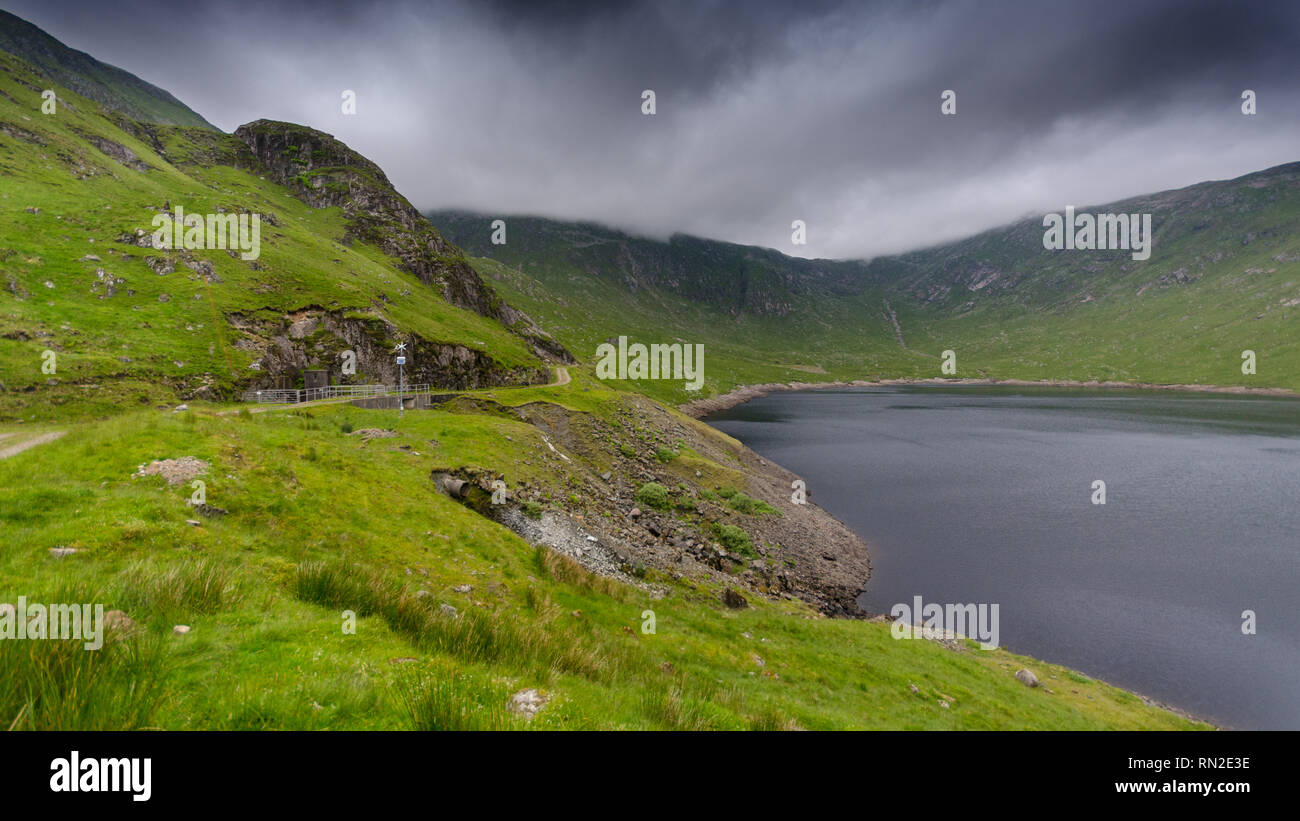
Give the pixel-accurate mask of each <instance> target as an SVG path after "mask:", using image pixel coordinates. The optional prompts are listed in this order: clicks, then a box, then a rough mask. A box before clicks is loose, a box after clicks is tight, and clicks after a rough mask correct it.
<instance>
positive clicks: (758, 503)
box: [727, 491, 781, 516]
mask: <svg viewBox="0 0 1300 821" xmlns="http://www.w3.org/2000/svg"><path fill="white" fill-rule="evenodd" d="M727 504H728V505H730V506H731V509H732V510H737V511H739V512H741V513H746V514H749V515H750V516H756V515H759V514H762V513H777V514H779V513H780V512H781V511H779V510H777V509H776V508H774V507H772V506H771V505H769V504H768V503H767V502H764V501H763V500H762V499H755V498H754V497H753V496H746V495H745V494H743V493H741V492H739V491H736V493H735V494H734V495H732V496H731V498H729V499H727Z"/></svg>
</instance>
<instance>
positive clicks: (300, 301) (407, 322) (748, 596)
mask: <svg viewBox="0 0 1300 821" xmlns="http://www.w3.org/2000/svg"><path fill="white" fill-rule="evenodd" d="M58 65H59V68H60V69H61V71H63V72H65V74H64V75H63V76H65V78H66V81H65V82H62V83H59V82H56V81H55V78H54V77H53V76H51V74H50V73H47V70H46V69H43V68H41V67H39V66H37V65H33V64H31V63H29V62H26V61H24V60H22V59H20V58H19V57H17V56H14V55H13V54H6V53H0V178H2V179H3V183H4V184H3V187H2V188H0V604H4V605H13V606H16V605H17V604H18V602H19V599H20V597H21V598H22V599H24V600H25V601H27V602H32V603H40V602H46V603H53V602H61V603H72V602H77V603H83V602H84V603H98V604H101V605H103V606H104V609H105V610H107V611H109V612H108V615H109V617H110V618H109V620H108V621H109V624H110V631H111V632H110V634H109V635H108V636H107V637H106V640H105V644H104V646H103V648H102V649H101V650H97V651H94V652H86V651H84V650H83V649H82V647H81V643H80V642H76V641H41V640H33V641H9V640H4V641H0V726H4V727H10V728H14V729H143V728H165V729H236V728H239V729H275V728H283V729H288V728H303V729H325V728H330V729H374V728H412V729H494V728H516V727H520V728H522V727H540V728H624V729H649V728H666V729H722V728H735V729H741V728H759V729H787V728H796V727H799V728H826V729H831V728H859V727H860V728H886V727H888V728H993V727H998V728H1058V729H1059V728H1094V729H1102V728H1169V729H1191V728H1198V727H1202V726H1203V725H1200V724H1198V723H1196V722H1192V721H1188V720H1186V719H1184V718H1182V717H1179V716H1177V715H1175V714H1174V713H1172V712H1169V711H1166V710H1162V709H1159V708H1158V707H1156V706H1154V705H1151V704H1148V703H1145V702H1144V701H1143V700H1142V699H1141V698H1140V697H1138V696H1135V695H1133V694H1131V693H1126V692H1123V691H1121V690H1118V689H1115V688H1113V687H1110V686H1107V685H1105V684H1103V683H1101V682H1097V681H1093V680H1091V679H1089V678H1088V677H1086V676H1082V675H1080V674H1078V673H1074V672H1071V671H1068V670H1065V669H1063V668H1060V667H1057V666H1054V665H1051V664H1046V663H1040V662H1036V661H1034V660H1032V659H1027V658H1024V657H1021V656H1016V655H1013V654H1011V653H1009V652H1007V651H1006V650H997V651H991V652H986V651H983V650H979V649H976V648H974V647H973V646H972V645H971V643H969V642H966V641H961V640H954V639H946V640H943V641H930V640H895V639H894V638H893V637H892V636H891V632H890V625H889V624H888V623H885V622H883V621H879V620H874V621H873V620H866V619H863V618H852V619H837V618H828V617H827V616H828V614H844V613H846V612H847V611H848V610H849V608H850V603H851V602H852V600H853V597H854V596H855V595H856V594H857V592H858V591H860V589H861V585H862V584H864V583H865V582H866V580H867V577H868V575H869V566H868V558H867V548H866V545H865V544H863V542H862V540H861V539H859V538H858V537H857V536H855V535H854V534H852V533H850V532H848V531H847V529H846V528H844V527H843V525H841V524H840V523H838V522H836V521H835V520H834V519H833V518H831V517H830V516H828V515H827V514H825V513H824V512H823V511H821V510H820V509H819V508H818V507H817V506H816V504H815V503H810V504H807V505H800V506H796V505H794V504H792V502H791V500H790V495H789V493H790V480H791V478H792V475H791V474H789V473H788V472H787V471H784V470H782V469H780V468H778V467H777V466H774V465H769V464H767V463H766V462H765V461H764V460H762V459H759V458H758V457H757V455H755V454H753V453H752V452H750V451H748V450H747V449H746V448H744V447H743V445H741V444H740V443H739V442H736V441H735V440H733V439H730V438H729V437H727V436H725V435H723V434H721V433H719V432H717V431H715V430H713V429H711V428H709V427H708V426H706V425H703V424H701V423H698V422H696V421H694V420H691V419H689V418H687V417H685V416H684V415H682V414H681V413H679V412H677V411H676V410H674V409H673V408H671V407H670V406H665V405H663V404H661V403H659V402H657V401H654V400H653V399H651V398H647V397H646V396H645V395H643V394H642V393H639V392H637V391H634V390H629V389H627V387H628V386H625V385H618V384H611V383H602V382H600V381H598V380H596V379H595V378H594V376H593V369H592V365H591V362H590V360H589V359H587V357H586V356H585V355H583V356H582V357H581V359H582V360H584V361H580V362H577V363H575V362H574V361H573V360H574V357H572V356H571V355H570V353H569V351H568V349H567V347H566V345H565V344H564V340H563V339H561V340H560V341H558V342H557V341H556V340H555V339H553V338H552V337H551V336H550V335H549V334H548V333H547V330H549V328H548V327H547V325H546V324H545V323H540V324H539V323H535V322H533V321H532V320H531V319H529V315H528V314H525V313H523V312H521V311H520V310H518V308H517V307H512V306H517V303H515V301H514V299H513V297H507V298H506V299H502V297H501V296H500V295H498V292H497V290H496V289H495V287H494V286H493V284H492V283H493V282H496V281H500V282H503V283H505V284H509V282H508V281H507V279H506V278H505V277H504V276H502V278H501V279H494V277H497V276H499V275H503V274H504V273H509V269H506V268H504V267H500V268H496V267H493V266H494V265H496V264H495V263H488V262H481V263H480V262H475V261H472V260H467V259H466V257H465V256H464V254H463V253H462V252H461V251H460V250H459V248H458V247H457V246H456V245H455V244H454V243H453V242H451V241H448V240H446V239H444V238H443V236H442V235H441V234H440V232H438V230H437V229H436V228H434V227H433V226H431V225H429V224H428V223H427V222H426V221H425V220H424V219H423V218H421V217H420V216H419V215H418V214H416V213H415V212H414V209H412V208H411V207H410V204H409V203H408V202H406V200H405V199H404V198H403V197H401V195H400V194H398V193H397V192H396V191H395V190H394V189H393V188H392V186H391V185H390V184H389V182H388V180H387V179H386V177H385V176H384V175H383V172H382V171H381V170H380V169H379V168H378V167H377V166H375V165H374V164H373V163H371V162H370V161H368V160H366V159H365V158H364V157H362V156H361V155H359V154H357V153H356V152H354V151H352V150H351V149H349V148H348V147H347V146H344V145H342V144H340V143H338V142H337V141H336V140H334V139H333V138H332V137H330V136H329V135H327V134H324V133H322V132H319V131H316V130H314V129H311V128H308V127H305V126H300V125H295V124H292V123H282V122H275V121H267V120H259V121H257V122H254V123H250V124H249V125H247V126H245V127H242V128H241V129H239V130H238V131H237V132H236V133H235V134H232V135H226V134H222V133H220V132H216V131H213V130H210V129H207V128H203V127H186V126H176V125H165V124H157V123H153V122H148V121H145V120H142V119H137V118H135V117H133V116H131V115H130V114H129V113H124V112H123V111H122V110H118V109H115V108H113V107H105V106H104V105H103V104H101V103H100V102H98V101H97V100H95V99H92V98H90V97H86V96H83V95H80V94H78V93H76V90H75V88H77V87H84V86H83V85H82V83H81V80H82V79H85V78H80V77H79V75H78V66H80V65H82V64H81V63H79V62H76V61H69V62H66V63H59V64H58ZM48 71H53V69H49V70H48ZM66 72H71V73H72V75H73V76H68V75H67V74H66ZM87 82H88V80H87ZM51 83H54V84H55V87H56V89H57V92H58V100H59V104H58V108H57V111H56V112H55V113H53V114H43V113H41V111H40V102H41V98H40V90H41V89H44V88H47V87H50V84H51ZM177 206H180V207H183V208H184V210H185V211H186V212H187V213H190V214H212V215H219V214H240V213H250V212H251V213H256V214H258V215H259V216H260V217H261V219H262V223H261V227H262V232H261V235H260V242H261V253H260V254H258V255H257V256H256V258H244V256H243V255H242V254H241V253H240V252H239V250H237V249H234V248H230V249H227V250H222V249H208V248H202V249H198V248H195V249H189V250H184V249H159V248H156V247H154V246H153V244H152V243H151V241H150V239H151V237H150V234H151V230H152V229H153V227H154V220H155V218H157V217H160V216H163V215H166V214H169V213H171V214H174V213H175V208H176V207H177ZM164 220H165V217H164ZM476 268H478V270H475V269H476ZM478 271H483V272H485V273H486V274H487V276H480V274H479V272H478ZM610 288H611V289H610V290H608V291H606V292H605V293H606V294H607V295H608V297H609V300H610V301H609V303H608V304H605V305H601V304H600V303H584V305H585V309H586V310H589V311H594V313H593V314H591V315H590V316H589V317H588V319H589V320H591V319H592V318H595V319H596V321H598V322H603V321H605V320H604V319H603V317H605V316H606V315H607V314H608V312H609V311H621V310H623V309H624V308H625V307H626V308H629V309H631V308H635V307H636V303H635V301H633V302H627V301H622V298H621V296H620V295H621V294H622V293H623V292H622V291H620V290H618V289H617V288H616V287H614V286H610ZM518 293H519V294H520V295H521V296H523V295H524V294H525V290H523V289H521V290H519V291H518ZM597 295H598V294H597ZM679 299H680V301H681V302H682V303H683V304H690V302H689V301H688V300H686V299H684V298H679ZM536 304H537V305H538V306H544V305H545V304H546V303H545V302H544V301H538V302H537V303H536ZM697 307H698V308H699V309H700V310H701V311H706V310H711V309H710V308H709V307H708V306H707V305H703V304H699V305H697ZM740 315H741V316H744V315H745V314H744V311H741V313H740ZM694 316H697V317H699V318H700V319H701V321H703V319H705V318H707V317H708V316H711V314H708V313H700V314H696V315H694ZM779 318H780V317H777V319H779ZM574 319H576V317H574ZM655 319H656V318H655V317H654V316H653V315H647V316H646V318H645V321H646V322H648V323H653V322H654V321H655ZM828 319H833V317H821V318H818V319H817V321H818V322H821V321H824V320H828ZM567 321H568V320H565V322H567ZM565 322H562V323H561V325H562V326H563V327H567V325H566V324H565ZM652 327H653V325H652V324H651V325H647V328H648V329H649V328H652ZM773 327H777V326H773ZM750 332H751V333H755V334H759V333H765V332H766V331H765V328H763V327H759V326H754V327H753V328H752V329H751V331H750ZM787 332H788V331H787ZM570 338H575V339H579V340H582V339H585V338H586V337H582V336H578V335H570ZM399 342H405V343H407V345H408V356H409V357H410V362H409V367H408V370H407V372H406V375H407V378H408V379H409V380H411V381H416V382H418V381H427V382H430V383H432V384H434V385H439V386H441V387H442V388H443V390H445V391H446V392H447V393H446V394H445V395H444V396H441V397H440V398H439V401H438V403H437V404H436V406H435V407H434V408H433V409H431V410H420V411H408V412H406V413H405V414H399V413H398V412H397V411H390V410H368V409H362V408H357V407H352V406H350V405H340V404H328V405H317V406H310V407H302V406H299V407H291V408H285V407H267V406H258V405H250V404H241V403H239V402H237V401H236V400H237V398H238V397H239V395H240V394H241V392H242V391H244V390H247V389H251V388H257V387H259V386H265V385H270V384H275V383H277V382H278V381H280V380H288V381H290V382H297V381H299V380H301V379H302V375H303V372H304V371H305V370H307V369H312V368H321V369H325V370H328V371H330V372H331V375H332V377H333V378H334V381H344V382H347V381H355V382H371V381H384V382H392V381H393V379H394V377H395V374H394V373H393V360H392V348H393V346H394V345H395V344H397V343H399ZM733 344H734V345H735V348H734V350H735V351H737V361H738V362H742V361H743V362H744V363H745V364H744V367H760V368H775V369H781V368H783V367H784V366H783V365H781V364H777V365H770V364H757V365H755V364H753V363H754V358H753V357H752V356H750V357H749V358H748V359H743V358H742V357H741V356H740V353H742V352H743V346H744V344H745V337H744V335H743V334H741V335H740V337H739V339H738V341H737V342H735V343H733ZM765 344H766V343H765ZM764 349H767V348H756V349H755V350H764ZM349 351H350V352H352V353H353V354H354V355H355V358H356V362H357V371H356V373H355V374H346V373H343V372H342V370H341V368H340V359H341V358H342V354H344V353H345V352H349ZM800 361H802V360H800ZM900 361H901V360H900ZM570 372H571V376H572V378H571V379H570V378H568V376H569V374H570ZM743 375H744V374H741V373H740V372H739V371H738V372H737V374H736V376H737V377H739V376H743ZM182 401H184V402H185V403H186V406H185V407H184V408H181V407H177V403H178V402H182ZM458 483H461V484H458ZM498 483H500V485H498ZM452 488H455V489H456V492H455V493H452V492H451V490H450V489H452ZM498 488H500V489H501V490H503V491H504V495H503V496H501V497H499V498H497V492H498ZM462 491H463V492H462ZM2 609H4V610H5V611H6V613H8V612H9V611H8V609H7V608H2ZM858 615H861V614H858ZM3 617H4V616H3V614H0V619H3ZM1022 668H1023V669H1031V670H1033V671H1034V672H1036V674H1037V676H1038V678H1039V680H1040V681H1041V682H1042V683H1043V685H1044V686H1042V687H1034V688H1030V687H1026V686H1025V685H1023V684H1021V682H1020V681H1019V680H1017V678H1016V677H1015V675H1014V674H1015V672H1016V671H1018V670H1020V669H1022ZM512 704H513V705H515V706H516V708H518V709H515V710H512V709H510V707H509V705H512ZM521 705H522V707H521ZM529 715H531V718H529V717H528V716H529Z"/></svg>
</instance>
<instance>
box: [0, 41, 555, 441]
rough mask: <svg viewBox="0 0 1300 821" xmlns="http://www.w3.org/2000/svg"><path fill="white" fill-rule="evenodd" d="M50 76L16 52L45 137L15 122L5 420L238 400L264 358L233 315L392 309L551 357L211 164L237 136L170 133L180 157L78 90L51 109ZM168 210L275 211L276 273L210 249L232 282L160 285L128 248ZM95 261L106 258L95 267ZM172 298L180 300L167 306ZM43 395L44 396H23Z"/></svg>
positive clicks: (272, 266)
mask: <svg viewBox="0 0 1300 821" xmlns="http://www.w3.org/2000/svg"><path fill="white" fill-rule="evenodd" d="M38 80H39V78H38V77H36V76H34V75H33V74H32V73H31V72H30V71H28V70H27V69H26V67H24V66H23V64H22V63H20V62H19V61H16V60H14V59H12V58H10V57H8V56H6V55H4V54H0V92H4V94H6V95H8V96H9V97H12V98H13V99H8V98H6V97H5V96H0V123H7V124H10V126H11V130H13V129H14V128H15V127H16V128H17V129H22V131H24V132H27V133H28V134H32V135H35V139H37V140H39V141H40V142H41V143H43V145H38V144H36V143H34V142H31V141H30V140H27V139H23V138H21V137H15V136H12V135H10V134H8V133H5V132H4V130H3V129H0V177H2V178H3V180H4V186H3V190H0V374H3V376H0V382H3V384H4V385H5V387H6V388H7V389H8V391H9V396H8V397H6V402H5V403H4V410H3V411H2V412H0V414H2V415H3V416H4V417H8V418H11V419H12V418H15V417H16V418H20V419H26V420H38V419H47V418H57V417H59V416H66V414H67V413H69V412H75V413H92V414H94V413H104V412H110V411H111V410H112V409H114V408H118V407H122V406H132V405H134V406H139V405H147V404H151V403H154V402H157V401H166V400H167V399H168V398H169V397H170V396H171V395H172V391H171V390H169V389H168V388H193V387H196V386H198V385H201V384H206V383H212V384H215V385H217V386H220V387H222V388H224V389H227V390H231V391H233V390H234V388H235V387H236V386H237V385H238V382H239V380H240V379H242V378H243V376H244V375H245V374H249V373H251V372H250V371H248V366H249V364H250V362H251V361H252V359H253V355H252V354H250V353H249V352H247V351H244V350H240V349H239V348H236V347H235V346H234V344H233V343H234V341H235V339H234V337H235V334H234V332H233V331H232V330H231V329H230V328H229V327H227V326H226V323H225V322H224V320H222V319H219V317H221V316H222V315H224V314H227V313H229V312H232V311H240V312H258V311H262V312H263V315H265V316H267V317H279V316H282V315H283V314H284V313H285V312H288V311H293V310H296V309H299V308H302V307H305V306H309V305H318V306H322V307H325V308H332V309H352V310H355V311H358V312H361V313H363V314H366V315H383V316H386V317H387V318H389V319H390V320H392V321H393V322H394V323H396V324H398V325H399V326H400V327H402V328H404V329H406V330H408V331H413V332H415V333H418V334H420V335H421V336H423V337H424V338H426V339H430V340H435V341H443V342H459V343H461V344H464V345H466V346H467V347H471V348H475V349H478V350H485V351H489V352H490V354H491V355H492V356H493V357H494V358H495V359H496V360H497V361H499V362H500V363H502V365H504V366H506V367H514V366H517V365H523V364H530V365H531V364H536V362H537V359H536V357H535V356H534V355H533V354H532V353H531V352H530V351H528V350H527V348H526V347H525V345H524V344H523V343H522V342H521V341H520V340H519V338H518V337H515V336H513V335H512V334H510V333H509V332H508V331H507V330H506V329H505V328H504V327H502V326H501V325H500V324H499V323H497V322H494V321H492V320H489V319H486V318H483V317H481V316H478V315H477V314H474V313H472V312H470V311H465V310H461V309H459V308H455V307H452V306H450V305H448V304H447V303H446V302H445V301H444V300H443V299H442V298H441V296H439V295H438V294H437V293H435V292H434V290H433V289H431V288H429V287H427V286H425V285H423V284H422V283H420V282H419V281H418V280H417V279H416V278H415V277H413V276H411V275H410V274H406V273H404V272H402V271H399V270H397V269H395V268H394V267H393V266H392V264H391V261H390V260H389V259H388V258H386V257H385V256H384V255H382V254H381V253H380V252H378V251H377V250H376V249H374V248H371V247H367V246H365V245H361V244H357V245H354V246H353V247H351V248H347V247H344V246H343V245H341V244H339V243H338V241H337V240H338V239H339V238H341V237H342V236H343V233H344V228H345V219H344V217H343V215H342V213H341V210H340V209H337V208H329V209H312V208H310V207H308V206H307V205H305V204H304V203H302V202H301V201H299V200H298V199H296V198H295V197H293V196H291V195H290V194H289V193H288V192H287V191H286V190H285V189H283V188H281V187H280V186H277V185H274V184H272V183H269V182H267V181H265V180H262V179H259V178H258V176H256V175H255V174H252V173H249V172H247V171H242V170H238V169H236V168H233V167H230V166H228V165H221V164H215V165H212V164H199V163H210V162H211V161H212V159H213V158H214V157H223V156H232V155H234V153H235V149H236V147H237V146H236V145H235V142H234V138H233V137H229V136H225V135H219V134H212V133H210V132H207V131H204V130H201V129H182V128H164V129H162V130H161V134H162V138H163V139H164V149H165V151H166V153H167V156H168V157H169V158H170V159H171V162H169V161H167V160H165V159H163V158H162V157H161V156H159V155H158V154H157V153H156V152H155V151H154V150H153V149H152V147H151V146H149V145H147V144H145V143H143V142H141V141H139V140H136V139H134V138H133V137H132V136H131V135H129V134H127V133H125V132H124V131H122V130H121V129H119V128H118V127H117V126H116V125H114V124H113V122H111V121H110V120H109V119H108V118H107V117H105V116H104V115H103V114H102V113H101V109H100V108H99V107H98V106H97V105H96V104H94V103H92V102H90V101H88V100H84V99H81V98H77V97H75V95H71V94H69V95H68V97H67V101H68V103H67V104H65V106H64V107H63V108H62V109H60V111H59V113H58V114H56V115H50V116H45V115H42V114H40V112H39V102H40V98H39V94H38V93H36V92H33V91H32V90H31V88H29V87H28V85H30V86H33V87H35V86H36V85H37V83H38ZM16 101H21V102H16ZM83 134H87V135H93V136H96V137H100V138H103V139H108V140H112V141H113V142H116V143H119V144H121V145H125V146H126V147H128V148H130V149H131V150H132V151H133V152H135V154H136V155H137V156H139V157H140V159H141V160H143V161H144V162H146V163H148V164H149V165H150V166H152V170H149V171H145V172H141V171H137V170H135V169H134V168H128V167H125V166H123V165H121V164H120V163H118V162H117V161H115V160H113V159H111V158H109V157H107V156H106V155H104V154H103V153H101V152H99V151H98V150H97V149H95V148H93V147H92V146H91V145H89V144H88V143H87V141H86V139H85V138H84V137H83V136H82V135H83ZM83 177H84V178H83ZM167 201H170V202H171V204H172V206H173V207H175V206H177V205H179V206H181V207H183V208H184V209H185V210H186V211H187V212H189V213H212V212H215V211H216V209H218V208H225V209H226V210H227V211H233V210H248V211H252V212H256V213H261V214H267V213H271V214H274V215H275V217H276V219H277V220H278V222H279V227H278V228H276V227H273V226H271V225H269V224H266V223H264V224H263V226H262V235H261V245H262V253H261V257H260V258H259V259H258V260H257V263H258V265H259V266H260V268H261V270H254V269H253V267H252V265H251V264H250V263H249V262H245V261H243V260H240V259H235V258H231V257H229V256H227V255H226V253H225V252H223V251H206V252H204V251H199V252H196V254H195V255H196V257H198V258H199V259H205V260H208V261H211V262H212V264H213V266H214V268H215V270H216V273H217V276H218V277H219V278H220V280H221V282H220V283H212V284H208V283H206V282H204V280H203V279H202V278H201V277H200V276H199V275H198V274H196V273H194V272H193V271H191V270H190V269H189V268H186V267H185V266H184V265H181V264H177V266H176V267H177V270H176V271H175V272H174V273H172V274H168V275H165V276H159V275H158V274H155V273H154V272H153V271H152V270H150V269H149V267H148V266H147V265H146V264H145V257H146V256H149V255H151V254H152V255H155V256H159V255H160V254H159V253H158V252H155V251H153V249H151V248H139V247H134V246H129V245H125V244H119V243H116V242H115V240H116V239H117V238H118V237H119V236H120V235H121V234H123V233H131V234H134V232H135V231H136V230H137V229H144V230H145V231H146V232H148V231H151V230H152V229H151V223H150V220H151V219H152V218H153V216H154V214H155V213H157V212H156V211H153V210H150V208H151V207H153V208H161V207H162V206H163V204H164V203H165V202H167ZM27 208H39V209H41V213H38V214H33V213H28V212H27V210H26V209H27ZM110 249H113V250H116V251H119V252H125V253H126V254H127V255H129V258H126V259H124V258H123V257H122V256H119V255H117V254H110V253H109V250H110ZM88 254H93V255H97V256H99V257H100V261H98V262H96V261H83V260H82V258H83V257H84V256H86V255H88ZM99 268H103V269H104V270H105V271H106V272H107V273H108V274H111V275H113V276H115V277H121V278H123V279H125V280H126V282H125V283H123V284H121V285H119V286H118V293H117V295H116V296H113V297H104V296H103V294H104V291H103V289H100V290H99V291H98V292H95V291H92V290H91V285H92V283H94V282H95V279H96V275H95V271H96V269H99ZM46 282H49V283H50V284H51V285H53V287H52V288H50V287H47V286H46V285H45V283H46ZM128 290H134V292H135V293H134V295H130V294H129V293H128ZM408 292H409V293H408ZM164 294H166V295H168V296H169V297H170V300H169V301H167V302H159V297H160V296H162V295H164ZM47 349H49V350H53V351H55V352H56V354H57V355H58V359H57V363H58V370H57V373H56V374H55V376H54V378H55V379H56V380H57V381H58V384H57V385H55V386H52V387H51V386H47V385H46V381H47V379H49V378H50V377H49V375H48V374H44V373H42V372H41V364H42V359H41V355H42V352H43V351H45V350H47ZM123 358H125V359H129V360H130V361H129V362H124V361H123ZM177 363H180V364H177ZM92 383H93V384H94V387H81V386H82V385H89V384H92ZM37 386H40V387H41V388H42V390H41V391H40V392H39V393H36V392H32V393H27V394H24V393H22V392H24V391H28V390H34V389H35V388H36V387H37ZM47 388H48V389H47ZM15 394H17V395H16V396H15ZM69 403H70V405H71V407H67V405H68V404H69Z"/></svg>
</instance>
